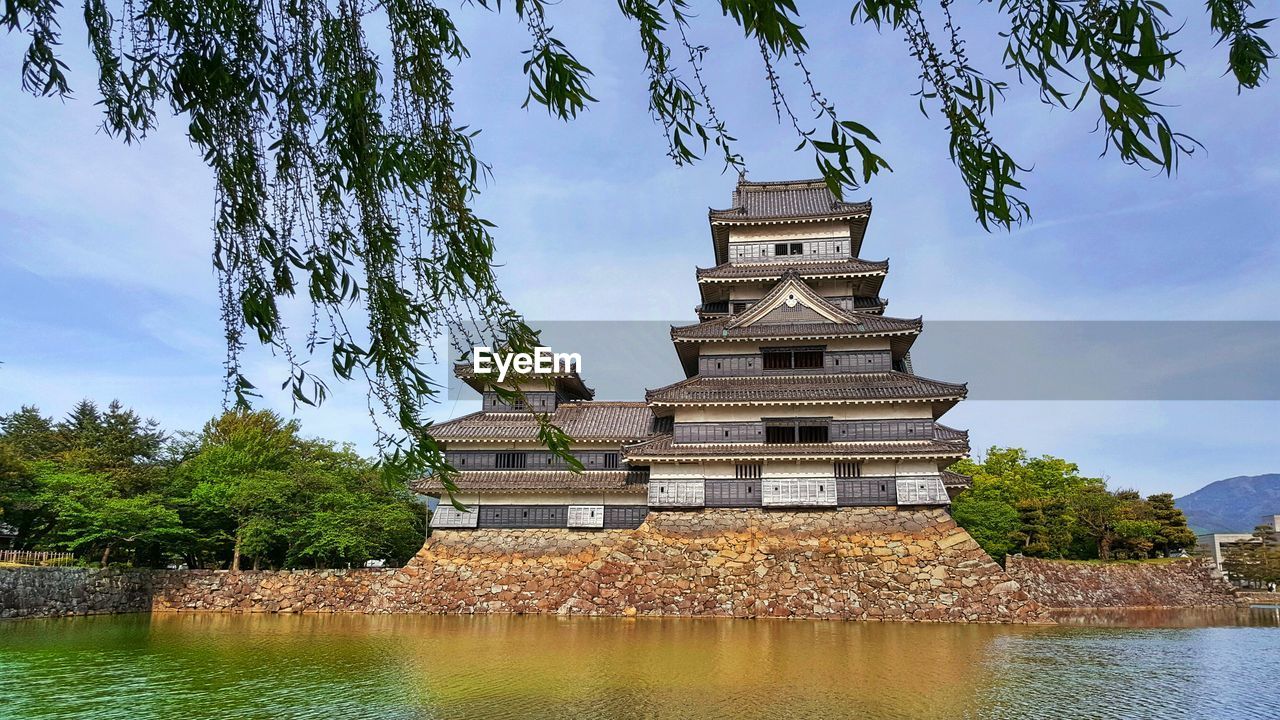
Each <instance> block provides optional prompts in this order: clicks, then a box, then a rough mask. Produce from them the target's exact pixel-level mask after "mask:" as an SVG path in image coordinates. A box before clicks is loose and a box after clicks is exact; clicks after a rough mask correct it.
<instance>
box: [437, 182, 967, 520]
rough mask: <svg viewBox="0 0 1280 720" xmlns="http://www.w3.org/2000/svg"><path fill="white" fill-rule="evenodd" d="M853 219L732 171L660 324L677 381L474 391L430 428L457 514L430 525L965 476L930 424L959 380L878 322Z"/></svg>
mask: <svg viewBox="0 0 1280 720" xmlns="http://www.w3.org/2000/svg"><path fill="white" fill-rule="evenodd" d="M870 216H871V205H870V203H846V202H840V201H838V200H836V199H835V197H834V196H833V195H832V193H831V192H830V191H829V190H828V189H827V187H826V185H825V184H824V183H823V182H822V181H820V180H818V181H798V182H747V181H746V180H741V181H739V183H738V186H737V188H736V190H735V191H734V193H733V207H731V208H729V209H727V210H712V211H711V212H710V222H711V238H712V244H713V246H714V250H715V260H716V264H715V266H714V267H712V268H709V269H698V271H697V280H698V288H699V290H700V292H701V297H702V303H701V304H700V305H698V306H697V314H698V318H699V322H698V323H697V324H694V325H687V326H680V327H673V328H672V329H671V339H672V341H673V343H674V344H675V349H676V353H677V354H678V356H679V358H680V362H681V365H682V366H683V368H684V372H685V375H686V379H684V380H682V381H680V382H677V383H675V384H672V385H668V386H666V387H662V388H658V389H656V390H651V391H649V392H648V393H646V397H645V403H636V402H621V403H620V402H598V401H594V400H592V399H591V397H592V394H591V391H590V390H588V389H587V388H586V387H585V386H584V385H583V384H582V381H581V379H580V378H578V377H577V376H576V375H565V376H562V377H557V378H553V379H552V380H551V381H550V382H546V383H544V385H539V386H537V387H535V386H530V387H527V388H523V389H524V390H526V396H527V397H528V398H529V403H530V404H531V405H532V406H523V407H510V406H507V405H504V404H503V403H502V401H501V400H500V399H498V398H497V397H496V396H491V395H486V396H485V399H484V409H483V410H482V411H481V412H479V413H476V414H473V415H468V416H465V417H462V418H459V419H457V420H453V421H450V422H447V423H443V424H440V425H437V426H435V427H434V428H433V436H434V437H435V438H436V439H437V440H439V441H441V442H442V443H444V444H445V445H446V448H447V451H448V456H449V458H450V460H451V461H452V462H453V464H454V466H455V467H457V468H458V469H459V470H460V471H461V472H460V475H459V478H458V481H457V482H458V485H459V487H460V488H461V489H462V490H463V493H464V495H463V497H462V500H463V502H465V503H467V504H468V505H469V506H470V511H469V512H462V511H458V510H455V509H453V508H447V507H442V509H441V510H439V511H437V513H436V517H435V519H434V521H433V526H435V527H450V528H475V527H481V528H483V527H570V528H591V527H595V528H626V527H636V526H638V525H639V524H640V523H641V522H642V521H643V520H644V517H645V515H646V514H647V513H648V512H649V511H650V510H662V509H683V510H689V509H694V508H735V507H757V508H765V509H769V508H839V507H850V506H938V505H946V504H947V503H948V502H949V496H948V489H949V488H950V489H951V490H952V491H954V490H956V489H958V488H960V487H963V485H964V484H965V482H966V481H967V478H964V477H962V476H958V475H955V474H953V473H949V472H947V470H946V468H947V466H948V465H950V464H951V463H953V462H955V461H956V460H957V459H959V458H961V457H963V456H964V455H965V454H966V453H967V452H968V450H969V447H968V436H967V433H965V432H964V431H960V430H955V429H952V428H949V427H946V426H945V425H942V424H940V423H939V422H938V419H939V418H940V417H941V416H942V415H943V414H944V413H945V412H946V411H947V410H949V409H950V408H952V407H953V406H954V405H955V404H956V403H957V402H959V401H960V400H961V399H963V398H964V396H965V392H966V390H965V387H964V386H963V385H957V384H953V383H948V382H941V381H938V380H930V379H928V378H924V377H920V376H918V375H916V374H915V373H914V372H913V371H912V366H911V346H912V343H913V342H914V341H915V339H916V338H917V337H918V336H919V334H920V331H921V326H922V323H921V321H920V319H919V318H916V319H902V318H894V317H889V316H886V315H885V314H884V311H885V306H886V304H887V303H886V301H885V300H884V299H882V298H881V297H880V288H881V284H882V283H883V281H884V279H885V276H886V274H887V273H888V262H887V261H867V260H863V259H861V258H859V255H860V253H861V250H862V241H863V235H864V233H865V231H866V228H867V222H868V220H869V219H870ZM459 374H460V376H462V377H463V378H464V379H467V369H466V368H465V367H463V368H460V369H459ZM540 382H542V381H541V380H540ZM534 412H547V413H550V414H551V419H552V421H553V422H555V423H557V424H559V425H560V426H561V427H563V428H564V429H565V431H566V432H567V433H568V434H569V435H570V436H572V437H574V438H575V440H576V441H577V444H576V445H575V447H574V452H575V453H576V454H577V456H578V457H579V459H580V460H582V461H583V465H584V468H585V471H584V472H583V473H580V474H575V473H571V472H569V471H567V470H566V469H565V468H564V467H561V466H560V465H559V461H558V460H557V459H556V458H554V457H553V456H552V455H551V454H550V453H549V452H547V451H546V450H545V448H541V446H540V445H539V444H538V441H537V423H536V421H535V418H534V415H533V413H534ZM424 489H426V490H427V491H431V490H433V489H434V490H436V491H438V487H435V488H433V487H432V486H431V485H430V484H427V485H426V486H425V487H424Z"/></svg>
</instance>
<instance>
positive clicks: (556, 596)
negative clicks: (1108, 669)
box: [154, 508, 1046, 622]
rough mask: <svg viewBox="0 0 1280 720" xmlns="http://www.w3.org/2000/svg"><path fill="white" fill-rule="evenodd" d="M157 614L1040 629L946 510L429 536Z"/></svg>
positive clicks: (1026, 604) (196, 592) (162, 584)
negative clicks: (351, 563) (420, 542)
mask: <svg viewBox="0 0 1280 720" xmlns="http://www.w3.org/2000/svg"><path fill="white" fill-rule="evenodd" d="M154 609H155V610H157V611H174V610H218V611H229V612H365V613H387V612H397V613H399V612H420V613H558V614H569V615H619V616H632V615H664V616H721V617H794V618H832V619H850V620H918V621H937V622H1043V621H1045V619H1046V615H1045V613H1044V611H1043V610H1042V609H1041V608H1040V607H1039V605H1037V604H1036V603H1035V602H1034V601H1032V600H1031V599H1030V597H1029V596H1028V595H1027V593H1026V592H1024V591H1023V590H1022V588H1021V587H1020V586H1019V584H1018V583H1017V582H1016V581H1014V580H1012V579H1010V577H1009V576H1008V575H1006V574H1005V573H1004V571H1003V570H1001V568H1000V566H999V565H997V564H996V563H994V562H992V560H991V559H990V558H989V557H988V556H987V555H986V553H984V552H983V551H982V549H981V548H980V547H978V544H977V543H976V542H974V540H973V539H972V538H971V537H969V534H968V533H967V532H965V531H964V530H962V529H960V528H959V527H957V526H956V524H955V523H954V521H952V520H951V518H950V516H948V515H947V513H946V512H945V511H943V510H937V509H933V510H901V509H892V508H847V509H841V510H838V511H835V512H831V511H823V512H774V511H768V512H766V511H763V510H702V511H696V512H653V513H650V514H649V516H648V519H647V520H646V521H645V523H644V524H643V525H641V526H640V528H639V529H636V530H605V531H599V532H576V531H569V530H562V529H546V530H467V531H437V532H435V533H434V534H433V535H432V537H431V539H430V540H429V541H428V542H427V544H426V545H425V546H424V547H423V549H422V551H421V552H420V553H419V554H418V556H417V557H415V558H414V559H413V561H412V562H411V563H410V564H409V565H408V566H407V567H405V568H400V569H394V570H346V571H307V572H283V573H281V572H241V573H228V572H184V573H168V574H166V575H165V576H164V577H163V578H162V579H159V580H158V581H157V583H156V591H155V601H154Z"/></svg>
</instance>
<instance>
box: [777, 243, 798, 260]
mask: <svg viewBox="0 0 1280 720" xmlns="http://www.w3.org/2000/svg"><path fill="white" fill-rule="evenodd" d="M773 254H774V255H776V256H779V257H781V256H785V255H803V254H804V243H802V242H793V243H775V244H774V246H773Z"/></svg>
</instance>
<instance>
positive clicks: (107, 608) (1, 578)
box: [0, 567, 152, 618]
mask: <svg viewBox="0 0 1280 720" xmlns="http://www.w3.org/2000/svg"><path fill="white" fill-rule="evenodd" d="M151 579H152V573H150V572H148V571H146V570H130V571H118V570H89V569H85V568H57V567H23V568H0V618H24V617H61V616H64V615H109V614H115V613H129V612H146V611H148V610H150V609H151Z"/></svg>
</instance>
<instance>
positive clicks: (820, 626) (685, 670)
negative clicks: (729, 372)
mask: <svg viewBox="0 0 1280 720" xmlns="http://www.w3.org/2000/svg"><path fill="white" fill-rule="evenodd" d="M1062 620H1063V622H1064V624H1062V625H1060V626H1057V627H1008V626H954V625H912V624H889V623H885V624H876V623H852V622H818V621H767V620H756V621H747V620H736V621H735V620H676V619H670V620H666V619H637V620H626V619H612V618H610V619H593V618H556V617H503V616H499V617H484V616H469V617H467V616H462V617H459V616H444V617H441V616H358V615H347V616H302V617H298V616H274V615H249V616H234V615H213V614H191V615H154V616H146V615H136V616H117V617H96V618H70V619H59V620H23V621H6V622H0V718H3V719H4V720H10V719H17V718H22V719H23V720H28V719H31V718H92V719H94V720H115V719H119V720H135V719H141V718H148V719H150V718H165V719H169V718H176V719H178V720H202V719H204V718H211V719H212V718H217V719H219V720H225V719H228V718H237V719H248V718H263V719H270V720H281V719H291V718H343V719H348V718H397V719H398V718H432V719H435V718H439V719H441V720H445V719H451V718H458V719H465V720H490V719H497V718H548V719H561V718H563V719H566V720H567V719H570V718H572V719H574V720H579V719H597V718H598V719H600V720H615V719H617V720H630V719H633V718H634V719H636V720H639V719H641V718H653V719H666V718H672V719H674V718H682V719H684V718H687V719H690V720H710V719H712V718H716V719H719V718H724V719H733V720H749V719H752V718H768V719H769V720H776V719H778V718H859V719H868V720H878V719H881V718H884V719H898V718H901V719H903V720H907V719H915V718H946V719H947V720H959V719H962V718H975V719H984V718H991V719H999V720H1003V719H1009V720H1013V719H1019V720H1021V719H1023V718H1046V719H1050V718H1051V719H1052V720H1062V719H1068V718H1102V719H1109V718H1116V719H1124V720H1134V719H1138V718H1161V719H1162V720H1167V719H1169V718H1208V719H1210V720H1217V719H1219V718H1222V719H1224V720H1225V719H1227V718H1230V719H1232V720H1234V719H1236V718H1277V717H1280V610H1277V609H1269V610H1262V609H1254V610H1246V611H1238V612H1237V611H1232V610H1227V611H1225V612H1207V611H1200V612H1189V611H1181V612H1172V611H1147V612H1137V611H1128V612H1123V613H1116V612H1111V613H1094V614H1091V615H1083V616H1082V615H1076V616H1064V617H1063V618H1062ZM1152 626H1158V627H1152Z"/></svg>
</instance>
